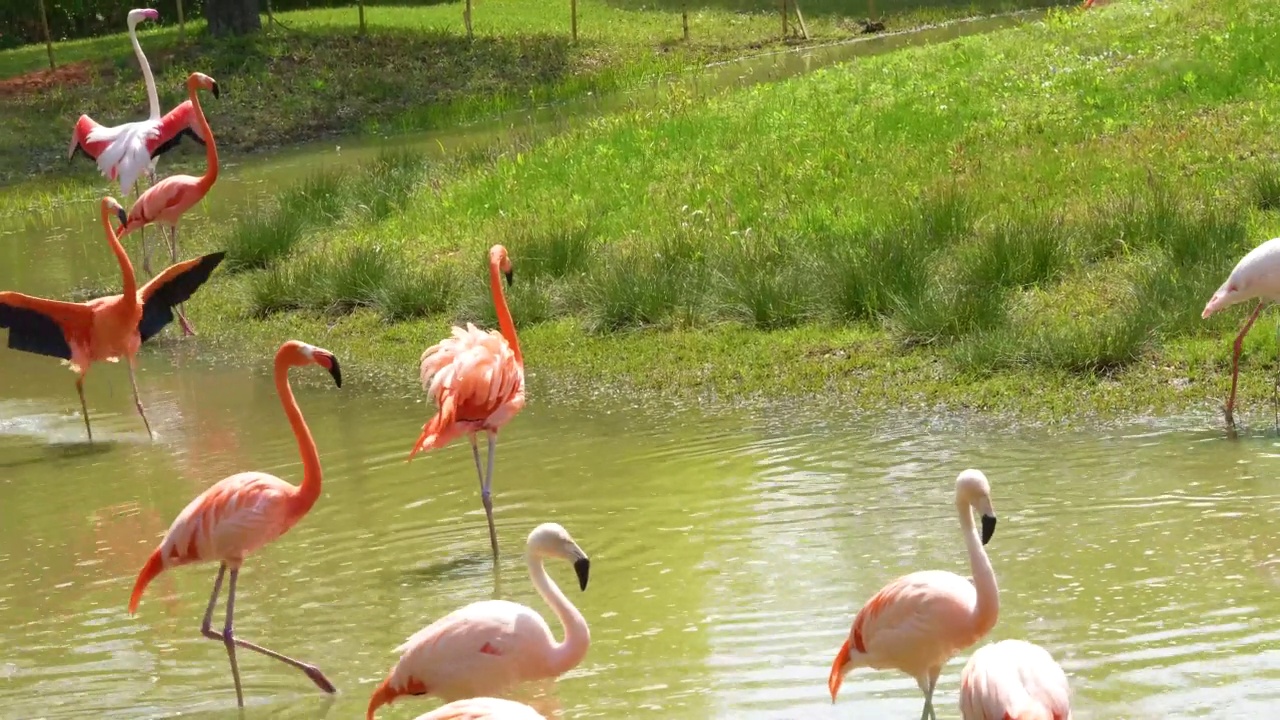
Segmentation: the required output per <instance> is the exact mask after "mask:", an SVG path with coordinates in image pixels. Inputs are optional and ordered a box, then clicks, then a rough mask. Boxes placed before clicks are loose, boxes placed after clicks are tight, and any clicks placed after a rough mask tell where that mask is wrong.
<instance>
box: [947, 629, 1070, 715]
mask: <svg viewBox="0 0 1280 720" xmlns="http://www.w3.org/2000/svg"><path fill="white" fill-rule="evenodd" d="M960 713H961V716H962V717H963V718H964V720H1071V688H1070V686H1068V685H1067V676H1066V673H1064V672H1062V668H1061V667H1059V666H1058V663H1056V662H1054V661H1053V657H1052V656H1051V655H1049V653H1048V652H1046V651H1045V649H1044V648H1042V647H1040V646H1039V645H1032V644H1031V643H1029V642H1024V641H1022V640H1004V641H1001V642H998V643H992V644H991V645H987V646H986V647H984V648H981V649H980V650H978V651H977V652H976V653H974V654H973V657H971V658H969V662H968V664H966V665H965V666H964V671H963V672H962V673H960Z"/></svg>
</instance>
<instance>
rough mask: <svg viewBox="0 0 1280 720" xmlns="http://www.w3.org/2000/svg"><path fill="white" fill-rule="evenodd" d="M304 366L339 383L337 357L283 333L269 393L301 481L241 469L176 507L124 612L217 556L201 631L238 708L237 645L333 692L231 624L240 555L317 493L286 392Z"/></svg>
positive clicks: (310, 457) (304, 431)
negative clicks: (221, 606)
mask: <svg viewBox="0 0 1280 720" xmlns="http://www.w3.org/2000/svg"><path fill="white" fill-rule="evenodd" d="M303 365H319V366H320V367H322V368H324V369H325V370H328V371H329V374H330V375H332V376H333V381H334V383H335V384H336V385H337V386H338V387H342V372H341V370H340V369H339V367H338V358H336V357H334V355H333V353H331V352H329V351H328V350H325V349H323V348H318V347H314V346H311V345H308V344H306V343H304V342H299V341H297V340H290V341H288V342H286V343H285V344H283V345H281V346H280V349H279V350H278V351H277V352H276V360H275V379H276V392H277V393H278V394H279V395H280V403H281V404H282V405H284V414H285V415H286V416H287V417H288V418H289V424H290V425H291V426H293V434H294V436H295V437H296V438H297V440H298V451H299V454H301V455H302V485H300V486H295V485H290V484H289V483H287V482H285V481H284V480H281V479H280V478H278V477H275V476H274V475H268V474H267V473H262V472H242V473H237V474H235V475H232V476H230V477H227V478H223V479H222V480H219V481H218V482H217V483H215V484H214V485H213V486H212V487H210V488H209V489H208V490H205V491H204V492H203V493H200V495H198V496H197V497H196V499H194V500H192V501H191V502H190V503H189V504H188V505H187V506H186V507H185V508H183V510H182V512H181V513H179V514H178V517H177V518H176V519H175V520H174V521H173V524H172V525H170V526H169V531H168V532H167V533H165V536H164V540H162V541H161V542H160V545H159V546H158V547H157V548H156V549H155V550H154V551H152V553H151V556H150V557H149V558H147V562H146V564H145V565H143V566H142V571H141V572H139V573H138V580H137V582H136V583H134V586H133V594H132V595H131V596H130V597H129V614H130V615H133V614H134V613H135V612H136V611H137V609H138V602H139V601H141V600H142V593H143V591H145V590H146V589H147V585H148V584H149V583H150V582H151V581H152V580H153V579H155V577H156V576H157V575H159V574H160V573H162V572H164V571H165V570H167V569H168V568H173V567H180V566H182V565H190V564H192V563H203V562H211V561H217V562H218V563H219V567H218V576H217V578H215V579H214V581H213V594H212V595H211V596H210V597H209V607H208V609H207V610H205V613H204V622H203V623H201V625H200V632H201V633H203V634H204V636H205V637H207V638H209V639H210V640H218V641H221V642H222V643H223V644H224V645H226V647H227V656H228V657H229V658H230V659H231V676H232V677H233V678H234V679H235V685H236V703H237V704H238V705H239V706H240V707H244V692H243V691H242V690H241V687H240V669H239V667H238V665H237V664H236V646H239V647H242V648H245V649H247V650H252V651H254V652H257V653H262V654H263V655H266V656H267V657H270V658H275V659H276V660H279V661H281V662H283V663H285V664H287V665H291V666H293V667H295V668H298V669H299V670H301V671H302V672H304V673H306V675H307V677H309V678H311V681H312V682H314V683H315V684H316V686H317V687H319V688H320V689H321V690H323V691H325V692H327V693H335V692H337V689H336V688H334V686H333V683H331V682H329V679H328V678H326V677H325V676H324V673H322V672H320V669H319V668H317V667H316V666H314V665H308V664H306V663H303V662H299V661H298V660H294V659H293V658H290V657H287V656H285V655H281V654H280V653H277V652H275V651H272V650H268V649H266V648H264V647H261V646H259V645H255V644H253V643H250V642H247V641H245V640H241V639H240V638H238V637H235V635H234V633H233V629H232V620H233V617H234V614H235V602H236V579H237V578H238V577H239V575H240V565H241V564H242V563H243V562H244V559H245V557H246V556H248V555H249V554H250V553H252V552H254V551H256V550H258V549H259V548H261V547H262V546H264V545H266V544H268V543H270V542H272V541H274V540H276V539H277V538H279V537H280V536H281V535H284V534H285V533H286V532H288V531H289V529H290V528H292V527H293V526H294V525H295V524H297V522H298V521H299V520H301V519H302V517H303V516H304V515H306V514H307V512H308V511H310V510H311V506H312V505H314V504H315V502H316V500H318V499H319V498H320V476H321V471H320V456H319V455H318V454H317V453H316V443H315V440H313V439H312V438H311V431H310V430H309V429H308V428H307V423H306V421H305V420H303V419H302V411H301V410H299V409H298V402H297V401H296V400H295V399H294V397H293V389H292V388H290V387H289V368H291V367H300V366H303ZM228 569H230V571H231V580H230V584H229V585H228V587H227V622H226V624H225V625H224V626H223V628H222V632H220V633H219V632H218V631H216V630H214V629H212V627H211V625H212V622H213V608H214V606H215V605H217V604H218V593H219V591H221V590H222V579H223V576H225V575H226V574H227V570H228Z"/></svg>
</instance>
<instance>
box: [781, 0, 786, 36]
mask: <svg viewBox="0 0 1280 720" xmlns="http://www.w3.org/2000/svg"><path fill="white" fill-rule="evenodd" d="M782 39H783V40H786V39H787V0H782Z"/></svg>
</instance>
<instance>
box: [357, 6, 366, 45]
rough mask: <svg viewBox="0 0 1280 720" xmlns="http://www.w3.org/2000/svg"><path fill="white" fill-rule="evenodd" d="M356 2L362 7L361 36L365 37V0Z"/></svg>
mask: <svg viewBox="0 0 1280 720" xmlns="http://www.w3.org/2000/svg"><path fill="white" fill-rule="evenodd" d="M356 4H357V5H359V8H360V35H361V37H363V36H364V33H365V25H364V0H360V1H359V2H358V3H356Z"/></svg>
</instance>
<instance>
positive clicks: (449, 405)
mask: <svg viewBox="0 0 1280 720" xmlns="http://www.w3.org/2000/svg"><path fill="white" fill-rule="evenodd" d="M457 421H458V401H457V400H456V399H455V398H454V397H453V395H452V394H450V395H446V396H445V398H444V402H442V403H440V411H439V412H437V413H436V414H435V417H433V418H431V419H430V420H428V421H427V424H426V425H423V426H422V434H421V435H419V436H418V441H417V442H415V443H414V444H413V450H410V451H409V458H408V459H409V460H412V459H413V456H414V455H417V454H418V451H419V450H428V449H431V448H433V447H439V446H440V445H443V444H444V443H445V442H447V440H448V438H449V437H451V436H452V433H449V430H450V429H451V428H452V427H453V426H454V424H455V423H456V422H457Z"/></svg>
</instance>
